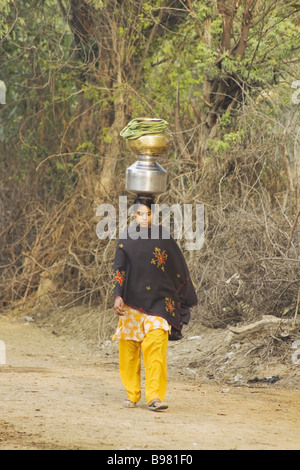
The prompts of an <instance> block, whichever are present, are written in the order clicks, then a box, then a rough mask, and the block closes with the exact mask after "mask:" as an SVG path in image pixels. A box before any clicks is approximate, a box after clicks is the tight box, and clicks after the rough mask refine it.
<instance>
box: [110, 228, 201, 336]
mask: <svg viewBox="0 0 300 470" xmlns="http://www.w3.org/2000/svg"><path fill="white" fill-rule="evenodd" d="M151 235H152V237H151ZM113 282H114V296H115V297H117V296H120V297H122V299H123V300H124V302H125V303H126V304H127V305H129V306H130V307H133V308H135V309H137V310H140V311H141V312H143V313H146V314H148V315H157V316H160V317H163V318H165V319H166V320H167V321H168V323H169V324H170V325H172V326H173V327H174V328H176V329H178V330H180V329H181V324H187V323H188V322H189V320H190V310H189V308H190V307H192V306H193V305H196V304H197V295H196V292H195V289H194V286H193V283H192V281H191V278H190V274H189V270H188V267H187V264H186V262H185V259H184V257H183V254H182V252H181V250H180V248H179V246H178V245H177V243H176V242H175V240H174V239H173V238H172V237H171V236H170V234H169V232H168V231H167V230H166V229H165V228H164V227H162V226H156V227H155V231H154V229H153V230H152V231H151V229H148V228H145V229H144V228H139V227H138V226H136V224H134V225H132V226H131V227H129V228H128V229H126V230H125V232H124V233H123V234H122V235H121V236H120V238H119V240H118V242H117V247H116V254H115V260H114V276H113Z"/></svg>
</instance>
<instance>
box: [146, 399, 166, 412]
mask: <svg viewBox="0 0 300 470" xmlns="http://www.w3.org/2000/svg"><path fill="white" fill-rule="evenodd" d="M147 408H148V410H150V411H162V410H166V409H167V408H168V405H166V404H165V403H163V402H162V401H160V399H159V398H154V399H153V400H151V401H150V402H149V403H148V405H147Z"/></svg>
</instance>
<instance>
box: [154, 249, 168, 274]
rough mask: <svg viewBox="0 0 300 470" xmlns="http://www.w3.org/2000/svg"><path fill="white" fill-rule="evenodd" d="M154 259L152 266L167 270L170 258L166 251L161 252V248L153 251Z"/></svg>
mask: <svg viewBox="0 0 300 470" xmlns="http://www.w3.org/2000/svg"><path fill="white" fill-rule="evenodd" d="M153 254H154V258H152V260H151V264H155V265H156V266H157V267H158V268H161V269H162V271H164V270H165V264H166V261H167V258H168V255H167V253H166V250H163V251H161V249H160V248H157V247H156V248H155V250H154V251H153Z"/></svg>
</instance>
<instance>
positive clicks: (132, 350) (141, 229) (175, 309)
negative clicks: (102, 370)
mask: <svg viewBox="0 0 300 470" xmlns="http://www.w3.org/2000/svg"><path fill="white" fill-rule="evenodd" d="M134 207H135V209H136V212H135V224H133V225H132V226H130V227H129V228H128V229H127V230H126V231H125V233H123V234H122V235H121V237H120V239H119V240H118V242H117V248H116V254H115V260H114V297H115V302H114V309H115V313H116V314H117V315H118V316H119V317H120V318H119V323H118V327H117V331H116V333H115V335H114V337H113V339H115V340H118V341H119V368H120V375H121V379H122V382H123V385H124V387H125V389H126V392H127V397H128V400H126V401H125V403H124V406H126V407H132V408H133V407H135V406H136V404H137V402H138V401H139V400H140V398H141V351H142V353H143V360H144V366H145V395H146V400H147V407H148V409H149V410H153V411H161V410H165V409H167V408H168V407H167V405H166V404H165V403H164V402H163V400H164V398H165V394H166V388H167V346H168V339H169V333H170V332H171V330H172V331H174V332H175V335H176V333H177V335H178V334H179V335H180V331H181V327H182V324H187V323H188V321H189V318H190V312H189V307H191V306H193V305H195V304H196V303H197V296H196V293H195V290H194V287H193V284H192V282H191V279H190V276H189V272H188V268H187V265H186V263H185V260H184V257H183V255H182V253H181V251H180V249H179V247H178V245H177V244H176V242H175V241H174V240H173V238H172V237H171V236H170V235H169V233H168V232H167V231H166V230H165V229H164V228H163V227H162V226H156V227H154V226H153V225H152V226H151V220H152V215H153V214H152V208H153V207H154V200H153V199H152V198H148V197H138V198H137V199H136V200H135V202H134ZM151 235H152V236H151Z"/></svg>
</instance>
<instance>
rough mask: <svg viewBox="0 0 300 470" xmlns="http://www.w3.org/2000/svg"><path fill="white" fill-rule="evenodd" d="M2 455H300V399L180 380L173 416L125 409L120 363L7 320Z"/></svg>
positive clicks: (0, 383)
mask: <svg viewBox="0 0 300 470" xmlns="http://www.w3.org/2000/svg"><path fill="white" fill-rule="evenodd" d="M0 340H3V341H4V342H5V344H6V357H7V359H6V365H0V393H1V415H0V450H4V449H17V450H26V449H30V450H31V449H32V450H34V449H41V450H44V449H49V450H52V449H53V450H54V449H62V450H63V449H70V450H71V449H86V450H88V449H99V450H101V449H102V450H103V449H106V450H115V451H116V450H126V449H128V450H140V449H142V450H203V449H207V450H208V449H212V450H214V449H250V450H254V449H270V450H276V449H277V450H279V449H300V426H299V422H300V391H292V390H280V389H275V390H274V389H271V388H247V387H226V386H225V387H224V386H223V387H222V386H218V385H210V384H203V383H202V384H201V383H196V382H195V381H194V382H193V381H190V382H188V381H187V380H186V378H180V376H178V375H176V374H174V372H172V371H171V374H170V376H169V385H168V392H167V397H166V401H167V402H168V405H169V410H168V411H166V412H161V413H153V412H150V411H148V410H147V409H146V408H145V401H143V400H142V402H141V404H140V406H139V407H138V408H137V409H124V408H122V406H121V403H122V400H123V398H124V392H123V388H122V385H121V382H120V379H119V374H118V367H117V360H116V355H113V356H112V357H110V356H109V355H105V354H103V353H101V352H99V351H97V350H96V349H90V348H88V347H87V346H85V345H84V344H79V343H77V342H76V341H73V340H71V339H69V338H63V337H58V336H55V335H52V334H51V333H49V332H46V331H43V330H41V329H39V328H38V327H36V326H35V325H34V324H32V323H28V324H26V323H24V322H23V323H21V322H19V321H16V320H11V319H8V318H6V317H0Z"/></svg>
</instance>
